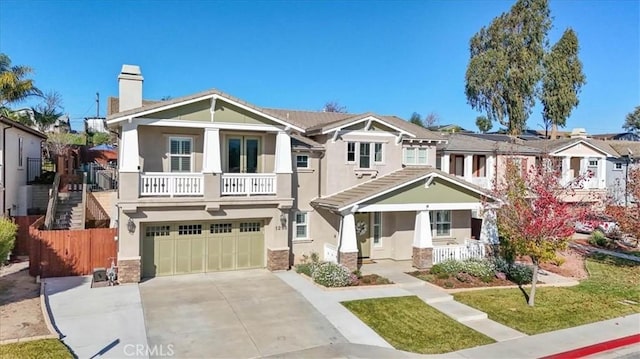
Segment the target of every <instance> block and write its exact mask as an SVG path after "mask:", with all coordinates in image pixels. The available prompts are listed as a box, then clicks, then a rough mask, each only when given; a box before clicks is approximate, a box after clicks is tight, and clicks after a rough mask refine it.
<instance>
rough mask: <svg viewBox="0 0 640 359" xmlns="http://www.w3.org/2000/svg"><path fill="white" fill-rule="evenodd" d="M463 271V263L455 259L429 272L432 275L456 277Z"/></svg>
mask: <svg viewBox="0 0 640 359" xmlns="http://www.w3.org/2000/svg"><path fill="white" fill-rule="evenodd" d="M461 271H462V262H460V261H458V260H455V259H448V260H446V261H443V262H441V263H438V264H435V265H433V267H431V270H430V271H429V272H430V273H431V274H440V273H446V274H450V275H454V274H456V273H458V272H461Z"/></svg>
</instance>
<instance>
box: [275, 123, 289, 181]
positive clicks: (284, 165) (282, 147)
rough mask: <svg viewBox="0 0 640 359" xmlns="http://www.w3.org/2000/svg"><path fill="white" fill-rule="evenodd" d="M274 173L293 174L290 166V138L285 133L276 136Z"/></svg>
mask: <svg viewBox="0 0 640 359" xmlns="http://www.w3.org/2000/svg"><path fill="white" fill-rule="evenodd" d="M273 172H275V173H293V168H292V166H291V137H290V136H289V134H288V133H286V132H285V131H280V132H278V134H277V135H276V153H275V165H274V169H273Z"/></svg>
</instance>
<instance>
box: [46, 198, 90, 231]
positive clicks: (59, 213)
mask: <svg viewBox="0 0 640 359" xmlns="http://www.w3.org/2000/svg"><path fill="white" fill-rule="evenodd" d="M83 216H84V204H83V203H82V193H81V192H67V193H59V194H58V204H57V206H56V214H55V219H54V226H53V227H54V229H84V223H83V221H82V218H83Z"/></svg>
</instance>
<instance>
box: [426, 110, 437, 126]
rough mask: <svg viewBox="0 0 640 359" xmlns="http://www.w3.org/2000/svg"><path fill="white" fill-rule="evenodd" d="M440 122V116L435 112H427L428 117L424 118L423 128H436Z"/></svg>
mask: <svg viewBox="0 0 640 359" xmlns="http://www.w3.org/2000/svg"><path fill="white" fill-rule="evenodd" d="M438 122H440V116H439V115H438V114H437V113H435V112H429V114H428V115H426V116H425V117H424V127H427V128H429V127H433V126H436V125H437V124H438Z"/></svg>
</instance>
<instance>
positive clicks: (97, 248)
mask: <svg viewBox="0 0 640 359" xmlns="http://www.w3.org/2000/svg"><path fill="white" fill-rule="evenodd" d="M43 222H44V217H41V218H40V219H38V220H37V221H35V222H34V223H33V224H32V225H31V226H29V237H30V241H31V243H30V244H31V248H30V250H29V274H30V275H32V276H37V275H40V276H41V277H43V278H47V277H64V276H76V275H87V274H91V273H93V269H94V268H96V267H103V268H104V267H108V266H109V264H110V263H111V258H115V257H116V256H117V252H118V244H117V242H116V241H115V240H114V237H115V236H116V229H115V228H92V229H84V230H55V231H47V230H40V229H39V228H40V227H41V226H42V224H43Z"/></svg>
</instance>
